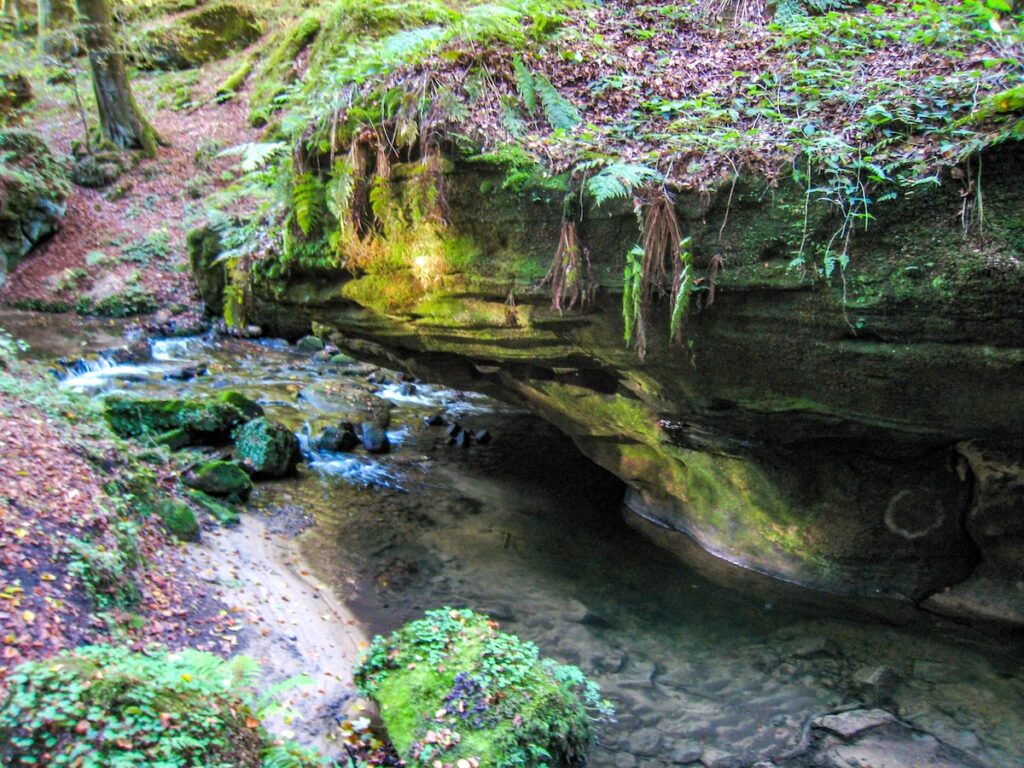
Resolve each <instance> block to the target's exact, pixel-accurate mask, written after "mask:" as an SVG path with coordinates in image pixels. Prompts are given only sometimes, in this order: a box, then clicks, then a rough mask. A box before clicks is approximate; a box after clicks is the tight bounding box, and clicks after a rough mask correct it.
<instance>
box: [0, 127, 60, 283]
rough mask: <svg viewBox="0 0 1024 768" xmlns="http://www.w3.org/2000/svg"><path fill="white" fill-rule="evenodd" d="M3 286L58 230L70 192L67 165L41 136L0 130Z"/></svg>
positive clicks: (0, 269) (0, 275)
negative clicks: (31, 253) (29, 255)
mask: <svg viewBox="0 0 1024 768" xmlns="http://www.w3.org/2000/svg"><path fill="white" fill-rule="evenodd" d="M0 154H3V155H4V157H5V160H4V162H3V163H2V164H0V286H2V285H3V284H4V282H5V279H6V275H7V271H8V270H10V269H12V268H13V267H14V266H15V265H17V264H18V262H19V261H21V260H22V259H23V258H24V257H25V256H26V254H28V252H29V251H31V250H32V248H33V247H34V246H35V245H37V244H38V243H40V242H41V241H43V240H45V239H46V238H47V237H49V236H50V235H52V234H53V233H54V232H56V231H57V227H58V226H59V225H60V221H61V219H62V218H63V217H64V210H65V204H64V200H65V198H66V197H67V194H68V192H69V190H70V187H69V184H68V177H67V168H66V164H65V162H64V161H63V160H62V159H61V158H60V157H58V156H57V155H55V154H54V153H53V152H51V151H50V149H49V147H48V146H47V144H46V142H45V141H44V140H43V139H42V137H41V136H39V134H37V133H34V132H32V131H25V130H15V129H8V130H0Z"/></svg>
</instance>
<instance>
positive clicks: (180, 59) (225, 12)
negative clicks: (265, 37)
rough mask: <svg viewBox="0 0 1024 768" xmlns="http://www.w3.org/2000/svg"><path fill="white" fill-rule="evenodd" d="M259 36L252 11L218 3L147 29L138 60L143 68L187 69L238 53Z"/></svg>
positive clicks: (260, 26)
mask: <svg viewBox="0 0 1024 768" xmlns="http://www.w3.org/2000/svg"><path fill="white" fill-rule="evenodd" d="M262 34H263V27H262V25H261V24H260V22H259V20H258V19H257V17H256V14H255V13H254V12H253V11H252V10H250V9H249V8H247V7H246V6H244V5H235V4H233V3H219V4H216V5H211V6H209V7H206V8H201V9H199V10H197V11H192V12H191V13H187V14H185V15H184V16H178V17H175V18H173V19H171V20H169V21H164V22H162V23H160V24H158V25H156V26H153V27H150V28H149V29H147V30H146V31H145V32H144V33H143V35H142V41H141V45H140V49H141V53H140V54H139V56H138V60H139V64H140V65H141V66H143V67H144V68H146V69H189V68H191V67H198V66H202V65H203V64H207V63H209V62H211V61H218V60H219V59H223V58H225V57H227V56H229V55H231V54H232V53H234V52H235V51H240V50H241V49H243V48H245V47H246V46H248V45H249V44H250V43H253V42H255V41H256V40H258V39H259V37H260V35H262Z"/></svg>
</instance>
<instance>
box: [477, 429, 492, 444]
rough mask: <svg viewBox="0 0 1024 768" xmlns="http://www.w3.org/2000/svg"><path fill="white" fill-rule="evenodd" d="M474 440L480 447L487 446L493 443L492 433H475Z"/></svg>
mask: <svg viewBox="0 0 1024 768" xmlns="http://www.w3.org/2000/svg"><path fill="white" fill-rule="evenodd" d="M473 439H474V440H475V441H476V442H477V443H478V444H480V445H487V444H488V443H489V442H491V433H490V432H489V431H488V430H486V429H481V430H478V431H476V432H474V433H473Z"/></svg>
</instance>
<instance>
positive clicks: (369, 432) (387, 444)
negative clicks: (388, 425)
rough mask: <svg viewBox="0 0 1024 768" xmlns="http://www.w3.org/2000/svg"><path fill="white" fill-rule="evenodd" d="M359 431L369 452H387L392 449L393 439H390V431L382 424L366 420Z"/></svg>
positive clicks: (364, 446)
mask: <svg viewBox="0 0 1024 768" xmlns="http://www.w3.org/2000/svg"><path fill="white" fill-rule="evenodd" d="M359 431H360V436H361V439H362V441H363V448H365V449H366V451H367V452H368V453H387V452H388V451H390V450H391V441H389V440H388V433H387V431H386V430H385V429H384V428H383V427H382V426H380V425H378V424H375V423H374V422H372V421H364V422H363V423H362V424H361V425H360V427H359Z"/></svg>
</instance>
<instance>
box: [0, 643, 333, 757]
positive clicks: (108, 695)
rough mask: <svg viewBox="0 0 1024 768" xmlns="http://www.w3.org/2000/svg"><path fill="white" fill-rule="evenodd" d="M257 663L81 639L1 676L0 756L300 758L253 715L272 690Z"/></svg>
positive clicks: (301, 751) (265, 709)
mask: <svg viewBox="0 0 1024 768" xmlns="http://www.w3.org/2000/svg"><path fill="white" fill-rule="evenodd" d="M257 672H258V665H257V663H256V662H255V661H254V660H252V659H249V658H247V657H244V656H236V657H234V658H231V659H227V660H225V659H221V658H219V657H217V656H214V655H212V654H208V653H202V652H199V651H194V650H184V651H180V652H175V653H171V652H168V651H166V650H163V649H160V648H153V649H151V650H147V651H145V652H142V653H136V652H132V651H130V650H128V649H126V648H120V647H112V646H87V647H83V648H79V649H77V650H75V651H68V652H64V653H61V654H59V655H57V656H55V657H53V658H51V659H46V660H43V661H37V662H28V663H25V664H22V665H21V666H20V667H18V668H17V669H16V670H15V671H14V672H13V673H12V674H11V675H10V676H8V678H7V681H6V682H7V686H8V692H7V695H6V697H5V699H4V700H3V702H2V703H0V757H2V758H3V764H4V765H6V766H11V768H15V767H16V766H41V765H49V766H73V767H74V768H119V767H121V766H124V767H125V768H127V766H141V765H147V766H153V767H154V768H157V767H158V766H159V767H160V768H200V767H201V768H310V767H312V766H318V765H325V764H326V762H325V761H323V760H322V759H321V758H320V757H319V756H318V755H317V754H316V753H315V752H314V751H313V750H309V749H305V748H303V747H300V746H298V745H296V744H294V743H290V742H284V743H282V742H280V741H279V740H278V739H277V738H276V737H275V736H273V734H271V733H270V732H268V731H267V730H266V729H265V728H264V727H263V726H262V725H261V720H262V718H263V717H264V716H266V715H267V714H269V713H270V712H271V711H272V710H273V709H274V708H275V706H276V705H275V703H274V701H273V696H270V697H261V696H260V695H259V694H258V693H257V691H256V688H255V680H256V675H257Z"/></svg>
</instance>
